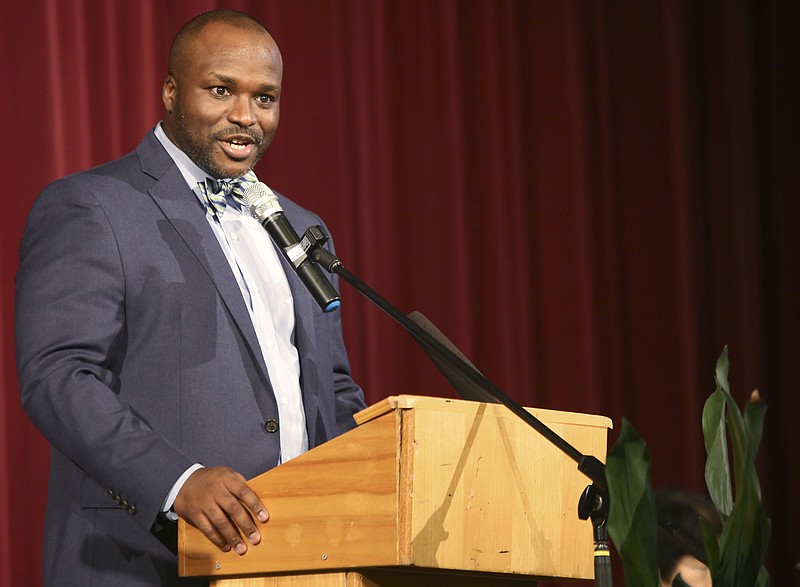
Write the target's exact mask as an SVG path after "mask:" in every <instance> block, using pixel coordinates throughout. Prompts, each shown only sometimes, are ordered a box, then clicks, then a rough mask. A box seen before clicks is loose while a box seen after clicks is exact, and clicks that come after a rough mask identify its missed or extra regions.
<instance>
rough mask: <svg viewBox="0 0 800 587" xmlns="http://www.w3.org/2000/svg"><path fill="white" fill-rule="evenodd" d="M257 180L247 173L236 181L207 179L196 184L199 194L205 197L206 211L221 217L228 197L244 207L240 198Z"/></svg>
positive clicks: (250, 172)
mask: <svg viewBox="0 0 800 587" xmlns="http://www.w3.org/2000/svg"><path fill="white" fill-rule="evenodd" d="M257 181H258V178H257V177H256V174H255V173H253V172H252V171H248V172H247V173H245V174H244V175H243V176H241V177H239V178H237V179H214V178H212V177H207V178H206V180H205V181H201V182H198V184H197V185H198V187H199V188H200V193H201V194H203V196H205V198H206V201H205V204H206V211H207V212H210V213H211V214H215V215H217V216H222V214H223V213H224V212H225V207H226V206H227V205H228V203H227V201H226V200H227V198H228V197H230V198H232V199H233V201H234V202H236V203H237V204H240V205H242V206H245V203H244V200H243V199H242V196H243V195H244V193H245V192H246V191H247V188H249V187H250V186H251V185H253V184H254V183H256V182H257Z"/></svg>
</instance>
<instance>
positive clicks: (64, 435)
mask: <svg viewBox="0 0 800 587" xmlns="http://www.w3.org/2000/svg"><path fill="white" fill-rule="evenodd" d="M101 188H102V186H100V185H97V184H94V183H92V181H91V180H88V181H87V180H78V179H75V178H67V179H65V180H61V181H59V182H56V183H54V184H52V185H51V186H49V187H48V188H47V189H46V190H45V191H44V192H43V193H42V195H41V196H40V197H39V199H38V200H37V202H36V203H35V205H34V207H33V209H32V210H31V213H30V215H29V218H28V223H27V226H26V229H25V234H24V237H23V241H22V245H21V250H20V268H19V272H18V274H17V284H16V285H17V289H16V305H15V336H16V350H17V367H18V373H19V384H20V392H21V399H22V404H23V406H24V408H25V410H26V412H27V413H28V415H29V417H30V419H31V420H32V422H33V423H34V424H35V425H36V426H37V427H38V429H39V430H40V431H41V432H42V433H43V434H44V436H45V437H46V438H47V439H48V440H49V441H50V443H51V444H52V445H53V447H54V448H55V449H57V450H58V451H60V452H61V453H63V454H64V455H65V456H66V457H68V458H69V459H70V460H72V461H73V462H74V463H75V464H77V466H78V467H80V468H81V469H82V470H83V471H84V472H86V473H87V474H88V475H89V476H90V477H92V478H93V479H94V480H95V481H96V482H97V483H98V484H100V486H101V487H103V488H106V489H107V490H108V492H109V494H110V497H109V506H113V505H114V502H113V501H111V500H112V498H114V497H116V499H117V501H118V502H123V503H125V504H127V505H128V507H127V509H128V511H129V513H134V514H136V515H135V516H134V517H135V519H136V520H137V522H138V523H140V524H141V525H142V526H143V527H144V528H145V529H149V528H150V527H151V526H152V524H153V522H154V520H155V518H156V515H157V514H158V512H159V510H160V508H161V505H162V503H163V500H164V497H165V496H166V495H167V493H168V492H169V489H170V487H171V486H172V484H173V483H174V482H175V480H176V479H177V478H178V477H179V476H180V474H181V473H182V472H183V471H184V470H186V468H187V467H189V466H190V465H191V464H192V460H191V459H190V458H189V457H188V456H186V455H184V454H182V453H181V451H180V450H178V449H177V448H176V447H175V446H173V445H171V444H170V443H169V442H167V441H166V439H164V437H163V436H161V435H160V434H158V433H156V432H154V431H153V430H152V429H151V428H150V427H149V426H148V424H147V423H146V422H145V421H144V420H143V419H142V418H141V417H139V415H137V413H136V412H135V410H133V409H132V408H131V406H129V405H127V404H126V403H125V402H124V401H122V400H121V399H120V397H119V388H120V380H119V373H120V368H121V365H122V363H123V362H124V360H125V355H126V352H127V340H126V314H125V298H126V289H125V274H124V270H123V266H122V263H121V260H120V259H121V258H120V254H119V250H118V245H117V241H116V239H115V235H114V230H113V227H112V226H111V223H110V222H109V220H108V218H107V216H106V215H105V213H104V210H103V208H102V206H101V205H100V204H99V203H98V199H97V198H96V197H95V194H94V192H96V191H97V190H98V189H101Z"/></svg>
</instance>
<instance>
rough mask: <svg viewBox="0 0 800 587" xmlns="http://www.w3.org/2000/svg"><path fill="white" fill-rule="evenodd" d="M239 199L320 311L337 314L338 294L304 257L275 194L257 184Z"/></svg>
mask: <svg viewBox="0 0 800 587" xmlns="http://www.w3.org/2000/svg"><path fill="white" fill-rule="evenodd" d="M242 198H243V199H244V202H245V204H247V207H248V208H250V211H251V212H252V213H253V216H254V217H255V218H256V219H257V220H258V221H259V222H260V223H261V226H263V227H264V229H265V230H266V231H267V233H268V234H269V236H270V238H271V239H272V240H273V241H274V242H275V244H276V245H278V247H280V249H281V250H282V251H283V254H284V255H285V257H286V259H287V260H288V261H289V263H290V264H291V265H292V267H294V270H295V271H296V272H297V276H298V277H299V278H300V281H302V282H303V285H305V286H306V289H308V291H309V293H310V294H311V297H313V298H314V301H316V302H317V304H319V307H320V308H322V310H323V311H325V312H333V311H334V310H336V309H337V308H338V307H339V306H340V305H341V300H340V299H339V294H338V293H336V290H335V289H333V286H332V285H331V283H330V282H329V281H328V280H327V278H326V277H325V275H324V274H323V273H322V270H321V269H320V268H319V266H318V265H317V264H316V263H314V261H313V260H311V259H310V258H309V256H308V255H307V254H306V251H305V250H304V249H303V247H302V245H301V244H300V238H299V237H298V236H297V232H295V230H294V228H292V225H291V224H290V223H289V220H288V219H287V218H286V215H285V214H284V213H283V208H281V206H280V204H279V203H278V197H277V196H276V195H275V193H274V192H273V191H272V190H271V189H270V188H269V187H268V186H267V185H266V184H265V183H262V182H260V181H259V182H256V183H255V184H253V185H252V186H250V187H249V188H248V190H247V191H246V192H245V193H244V196H242Z"/></svg>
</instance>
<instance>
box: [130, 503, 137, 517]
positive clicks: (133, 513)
mask: <svg viewBox="0 0 800 587" xmlns="http://www.w3.org/2000/svg"><path fill="white" fill-rule="evenodd" d="M128 513H129V514H130V515H132V516H135V515H136V506H135V505H131V506H128Z"/></svg>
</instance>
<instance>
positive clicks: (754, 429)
mask: <svg viewBox="0 0 800 587" xmlns="http://www.w3.org/2000/svg"><path fill="white" fill-rule="evenodd" d="M766 414H767V404H765V403H764V402H763V401H761V397H760V396H759V394H758V392H757V391H754V392H753V393H752V395H751V396H750V401H749V402H747V405H746V406H745V407H744V422H745V428H746V430H747V455H746V457H745V462H746V466H747V467H748V468H749V467H755V462H756V456H757V455H758V448H759V446H760V445H761V437H762V434H763V431H764V418H765V416H766ZM756 488H757V489H758V497H759V499H760V498H761V487H760V486H759V485H758V478H757V477H756Z"/></svg>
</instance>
